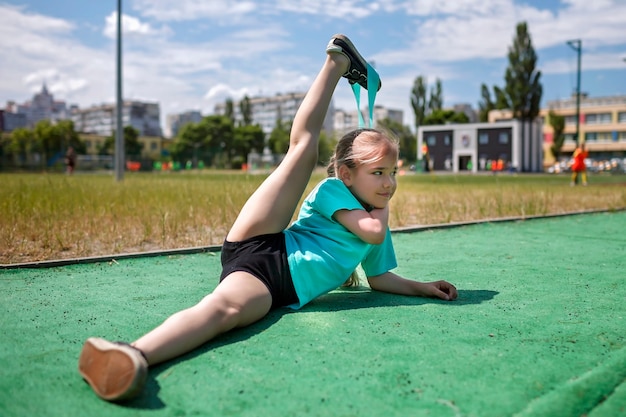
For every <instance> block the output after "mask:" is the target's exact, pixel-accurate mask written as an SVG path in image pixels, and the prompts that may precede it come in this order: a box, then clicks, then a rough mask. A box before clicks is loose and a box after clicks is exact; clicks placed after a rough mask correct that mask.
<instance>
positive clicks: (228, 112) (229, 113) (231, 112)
mask: <svg viewBox="0 0 626 417" xmlns="http://www.w3.org/2000/svg"><path fill="white" fill-rule="evenodd" d="M224 116H226V117H228V118H229V119H230V120H231V121H232V122H233V124H234V123H235V105H234V104H233V99H231V98H229V99H226V106H225V109H224Z"/></svg>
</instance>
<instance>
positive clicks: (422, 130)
mask: <svg viewBox="0 0 626 417" xmlns="http://www.w3.org/2000/svg"><path fill="white" fill-rule="evenodd" d="M541 129H542V124H541V122H540V121H537V122H534V123H522V122H521V121H519V120H510V121H506V122H500V123H468V124H449V125H436V126H420V127H419V128H418V131H417V159H418V160H422V159H423V158H424V150H427V152H428V159H429V162H430V169H432V170H434V171H451V172H459V171H471V172H480V171H488V170H491V166H492V164H493V163H494V162H498V164H499V166H501V168H502V169H513V170H516V171H521V172H539V171H542V170H543V149H542V141H543V138H542V135H541ZM424 145H426V146H424Z"/></svg>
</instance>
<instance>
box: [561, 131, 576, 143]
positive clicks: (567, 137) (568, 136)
mask: <svg viewBox="0 0 626 417" xmlns="http://www.w3.org/2000/svg"><path fill="white" fill-rule="evenodd" d="M563 136H565V141H571V142H574V134H573V133H566V134H565V135H563Z"/></svg>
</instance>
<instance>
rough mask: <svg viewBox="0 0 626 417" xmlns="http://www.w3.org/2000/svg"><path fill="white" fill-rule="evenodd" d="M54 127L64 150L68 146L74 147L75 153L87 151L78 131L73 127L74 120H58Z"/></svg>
mask: <svg viewBox="0 0 626 417" xmlns="http://www.w3.org/2000/svg"><path fill="white" fill-rule="evenodd" d="M54 128H55V129H56V130H57V131H58V134H59V136H60V137H61V144H62V146H61V147H62V148H63V149H64V150H66V149H67V148H68V147H70V146H71V147H72V148H74V150H75V151H76V153H77V154H85V153H87V147H86V146H85V142H83V141H82V140H81V139H80V136H79V135H78V132H76V130H75V129H74V122H73V121H71V120H59V121H58V122H57V124H56V125H54Z"/></svg>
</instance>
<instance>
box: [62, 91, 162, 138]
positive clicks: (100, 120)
mask: <svg viewBox="0 0 626 417" xmlns="http://www.w3.org/2000/svg"><path fill="white" fill-rule="evenodd" d="M115 109H116V105H115V104H102V105H99V106H92V107H89V108H86V109H78V108H75V109H73V110H72V112H71V115H70V118H71V120H72V121H73V122H74V129H76V131H77V132H82V133H91V134H95V135H102V136H110V135H111V134H112V133H113V132H114V131H115V129H116V126H117V114H116V110H115ZM122 125H123V126H132V127H134V128H135V129H137V131H138V132H139V136H162V131H161V110H160V107H159V103H147V102H141V101H134V100H127V101H124V107H123V109H122Z"/></svg>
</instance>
